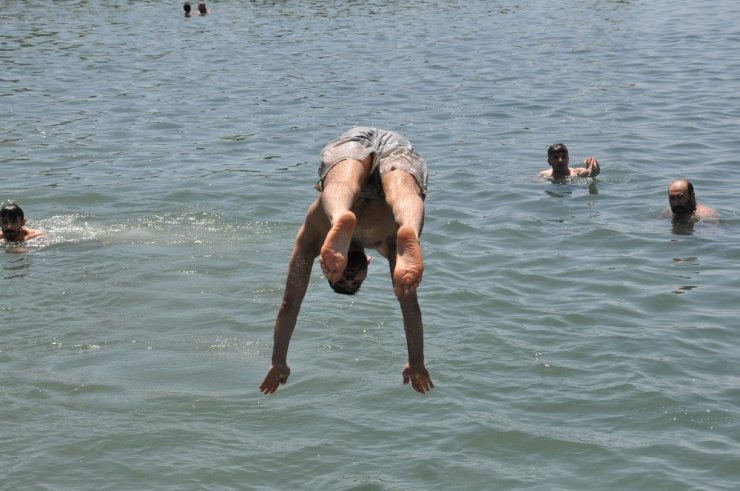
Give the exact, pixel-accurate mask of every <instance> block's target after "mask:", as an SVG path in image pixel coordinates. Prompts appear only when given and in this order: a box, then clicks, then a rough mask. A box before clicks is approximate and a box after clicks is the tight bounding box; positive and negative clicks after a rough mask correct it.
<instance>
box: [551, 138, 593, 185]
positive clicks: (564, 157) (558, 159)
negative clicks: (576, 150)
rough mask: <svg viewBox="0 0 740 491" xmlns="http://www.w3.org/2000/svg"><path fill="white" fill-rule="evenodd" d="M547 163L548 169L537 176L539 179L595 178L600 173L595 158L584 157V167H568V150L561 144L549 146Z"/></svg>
mask: <svg viewBox="0 0 740 491" xmlns="http://www.w3.org/2000/svg"><path fill="white" fill-rule="evenodd" d="M547 163H548V164H550V168H549V169H545V170H543V171H542V172H540V173H539V174H538V176H539V177H550V178H552V179H563V178H565V177H570V176H575V177H596V176H598V175H599V172H601V169H600V168H599V161H598V160H596V158H595V157H586V159H585V160H584V161H583V163H584V165H585V166H586V167H568V164H569V163H570V157H569V156H568V149H567V148H566V147H565V145H563V144H562V143H555V144H553V145H550V147H549V148H548V149H547Z"/></svg>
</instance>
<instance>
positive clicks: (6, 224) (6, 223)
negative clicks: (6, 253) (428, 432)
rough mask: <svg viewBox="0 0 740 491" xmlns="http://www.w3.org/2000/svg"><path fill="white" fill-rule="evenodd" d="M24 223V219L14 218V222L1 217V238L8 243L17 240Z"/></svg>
mask: <svg viewBox="0 0 740 491" xmlns="http://www.w3.org/2000/svg"><path fill="white" fill-rule="evenodd" d="M25 223H26V220H25V219H20V218H16V219H15V220H12V219H10V218H7V217H2V219H0V227H2V231H3V237H5V240H7V241H9V242H13V241H15V240H18V239H19V238H20V236H21V233H22V231H23V225H24V224H25Z"/></svg>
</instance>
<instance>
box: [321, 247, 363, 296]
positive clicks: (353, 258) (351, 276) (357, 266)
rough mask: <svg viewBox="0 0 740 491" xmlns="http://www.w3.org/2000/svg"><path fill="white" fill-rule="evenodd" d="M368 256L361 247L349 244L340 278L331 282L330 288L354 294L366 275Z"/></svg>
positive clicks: (344, 293) (337, 291) (342, 292)
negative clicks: (345, 265) (345, 262)
mask: <svg viewBox="0 0 740 491" xmlns="http://www.w3.org/2000/svg"><path fill="white" fill-rule="evenodd" d="M368 264H369V261H368V257H367V256H366V255H365V249H363V248H362V247H356V246H354V245H353V246H351V247H350V249H349V251H348V253H347V267H346V268H345V269H344V273H342V278H341V279H340V280H339V281H337V282H335V283H332V282H331V281H330V282H329V286H331V288H332V290H334V291H335V292H336V293H341V294H343V295H354V294H355V293H357V292H358V291H359V290H360V287H361V286H362V282H363V281H365V278H366V277H367V266H368Z"/></svg>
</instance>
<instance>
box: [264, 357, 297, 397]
mask: <svg viewBox="0 0 740 491" xmlns="http://www.w3.org/2000/svg"><path fill="white" fill-rule="evenodd" d="M289 375H290V367H288V365H287V364H286V363H273V364H272V365H271V366H270V369H269V370H268V371H267V375H265V379H264V380H263V381H262V383H261V384H260V391H261V392H262V393H263V394H272V393H273V392H275V391H276V390H278V387H279V386H280V384H284V383H285V382H287V381H288V376H289Z"/></svg>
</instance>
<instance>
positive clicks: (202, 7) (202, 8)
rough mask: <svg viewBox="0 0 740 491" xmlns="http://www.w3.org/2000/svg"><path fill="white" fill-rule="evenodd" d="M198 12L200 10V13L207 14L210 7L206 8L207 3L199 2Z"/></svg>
mask: <svg viewBox="0 0 740 491" xmlns="http://www.w3.org/2000/svg"><path fill="white" fill-rule="evenodd" d="M198 12H200V15H206V14H207V13H208V9H207V8H206V4H205V3H199V4H198Z"/></svg>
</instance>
